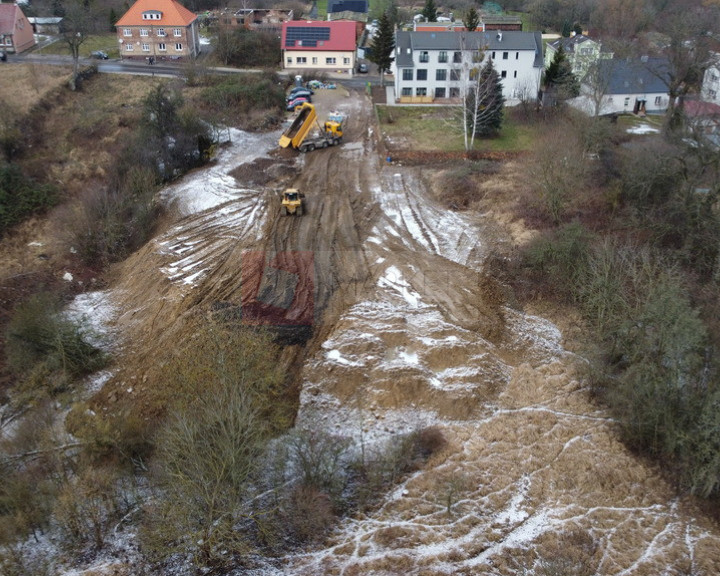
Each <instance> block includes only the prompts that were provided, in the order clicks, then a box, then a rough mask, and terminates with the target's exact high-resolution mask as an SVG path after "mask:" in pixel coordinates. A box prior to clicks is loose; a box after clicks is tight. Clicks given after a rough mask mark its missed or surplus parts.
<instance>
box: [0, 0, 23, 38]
mask: <svg viewBox="0 0 720 576" xmlns="http://www.w3.org/2000/svg"><path fill="white" fill-rule="evenodd" d="M17 10H19V8H18V7H17V6H16V5H15V4H0V34H8V35H9V34H13V33H14V32H15V20H16V19H17V16H16V14H15V13H16V11H17Z"/></svg>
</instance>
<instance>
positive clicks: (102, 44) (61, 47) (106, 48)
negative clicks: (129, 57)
mask: <svg viewBox="0 0 720 576" xmlns="http://www.w3.org/2000/svg"><path fill="white" fill-rule="evenodd" d="M96 50H102V51H103V52H106V53H107V55H108V56H109V57H110V58H119V57H120V50H119V48H118V40H117V36H116V35H115V34H110V33H108V34H100V35H97V36H88V38H87V40H85V42H83V43H82V45H81V46H80V57H81V58H88V57H89V56H90V53H91V52H95V51H96ZM38 52H41V53H43V54H60V55H65V56H70V48H69V47H68V45H67V44H66V43H65V42H63V41H62V39H60V40H58V41H57V42H53V43H52V44H49V45H47V46H45V47H44V48H42V49H41V50H38Z"/></svg>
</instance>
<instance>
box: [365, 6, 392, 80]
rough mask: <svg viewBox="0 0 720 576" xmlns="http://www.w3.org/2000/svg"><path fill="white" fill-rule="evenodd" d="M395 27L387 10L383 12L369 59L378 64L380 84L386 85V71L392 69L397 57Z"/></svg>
mask: <svg viewBox="0 0 720 576" xmlns="http://www.w3.org/2000/svg"><path fill="white" fill-rule="evenodd" d="M394 52H395V29H394V27H393V25H392V23H391V22H390V18H389V17H388V13H387V12H383V14H382V16H380V21H379V22H378V31H377V34H375V38H373V42H372V52H371V53H370V57H369V60H370V61H371V62H374V63H375V64H377V66H378V69H379V70H380V86H383V85H384V81H385V71H386V70H389V69H390V66H391V65H392V62H393V60H395V57H394V56H393V53H394Z"/></svg>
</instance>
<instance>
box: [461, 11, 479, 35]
mask: <svg viewBox="0 0 720 576" xmlns="http://www.w3.org/2000/svg"><path fill="white" fill-rule="evenodd" d="M463 24H464V25H465V29H466V30H467V31H468V32H475V30H477V27H478V26H479V25H480V14H478V11H477V10H476V9H475V6H471V7H470V9H469V10H468V11H467V12H466V13H465V19H464V20H463Z"/></svg>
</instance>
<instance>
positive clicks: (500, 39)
mask: <svg viewBox="0 0 720 576" xmlns="http://www.w3.org/2000/svg"><path fill="white" fill-rule="evenodd" d="M497 41H498V42H502V30H498V32H497Z"/></svg>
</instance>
